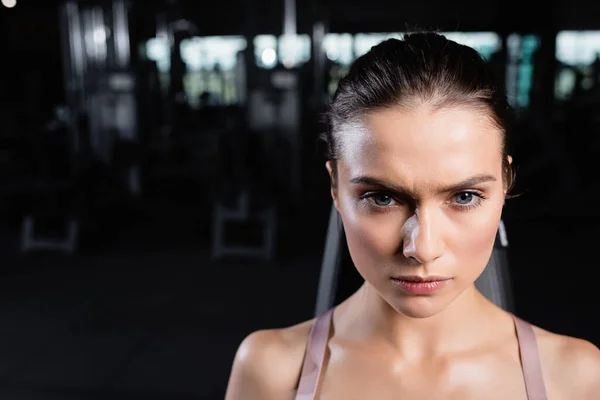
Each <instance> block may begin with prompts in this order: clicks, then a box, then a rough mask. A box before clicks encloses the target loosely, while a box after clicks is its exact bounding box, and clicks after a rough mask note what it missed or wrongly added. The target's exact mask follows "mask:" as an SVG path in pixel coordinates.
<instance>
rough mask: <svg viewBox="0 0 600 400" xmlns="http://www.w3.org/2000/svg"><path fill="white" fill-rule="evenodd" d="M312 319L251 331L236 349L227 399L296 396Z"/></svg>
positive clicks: (266, 399)
mask: <svg viewBox="0 0 600 400" xmlns="http://www.w3.org/2000/svg"><path fill="white" fill-rule="evenodd" d="M313 323H314V320H310V321H306V322H303V323H301V324H298V325H294V326H291V327H289V328H284V329H267V330H260V331H256V332H253V333H251V334H250V335H248V336H247V337H246V338H245V339H244V340H243V341H242V343H241V344H240V346H239V348H238V350H237V352H236V355H235V359H234V361H233V366H232V368H231V374H230V377H229V383H228V386H227V394H226V396H225V399H226V400H240V399H244V400H253V399H261V400H270V399H278V400H279V399H282V400H285V399H293V398H294V394H295V391H296V385H297V383H298V379H299V377H300V370H301V367H302V361H303V359H304V351H305V348H306V342H307V340H308V335H309V332H310V328H311V326H312V324H313Z"/></svg>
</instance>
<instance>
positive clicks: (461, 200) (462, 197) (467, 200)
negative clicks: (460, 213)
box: [454, 192, 476, 206]
mask: <svg viewBox="0 0 600 400" xmlns="http://www.w3.org/2000/svg"><path fill="white" fill-rule="evenodd" d="M475 196H476V195H475V193H471V192H462V193H459V194H457V195H456V196H454V200H455V201H456V203H457V204H460V205H462V206H464V205H469V204H471V203H472V202H473V200H475Z"/></svg>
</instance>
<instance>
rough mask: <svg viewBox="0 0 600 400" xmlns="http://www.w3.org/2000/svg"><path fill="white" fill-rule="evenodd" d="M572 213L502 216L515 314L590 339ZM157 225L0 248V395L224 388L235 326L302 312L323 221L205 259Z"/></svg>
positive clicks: (173, 393) (594, 224)
mask: <svg viewBox="0 0 600 400" xmlns="http://www.w3.org/2000/svg"><path fill="white" fill-rule="evenodd" d="M556 207H557V208H560V205H558V206H556ZM577 211H578V212H580V213H581V215H580V216H574V215H572V213H571V215H567V214H566V213H564V212H563V213H558V212H554V213H553V216H552V217H548V216H547V215H546V216H545V217H530V218H528V219H524V218H520V217H518V216H514V217H511V218H508V219H507V221H506V223H507V230H508V232H509V235H510V237H509V240H510V254H509V257H510V260H511V271H512V277H513V281H514V284H515V295H516V302H517V307H518V311H517V312H518V314H520V315H521V316H523V317H525V318H527V319H529V320H530V321H532V322H533V323H535V324H538V325H541V326H542V327H544V328H547V329H550V330H554V331H557V332H560V333H565V334H570V335H577V336H580V337H585V338H586V339H588V340H591V341H593V342H595V343H596V344H597V345H600V331H598V330H597V329H596V328H595V325H594V321H593V318H592V315H594V312H596V315H597V307H598V306H597V304H598V298H597V293H598V291H597V288H596V285H597V284H596V283H595V280H592V279H585V275H586V274H587V273H593V272H595V271H594V269H593V268H594V267H596V265H595V264H596V260H595V258H594V257H595V255H596V247H597V244H596V241H597V237H598V235H597V232H598V230H599V229H600V216H597V217H594V216H592V215H593V214H594V213H593V211H592V210H586V209H585V207H584V206H581V207H577ZM300 219H301V218H300V217H299V220H300ZM324 219H325V218H324ZM171 224H174V222H172V223H171ZM154 228H155V229H154V230H152V229H149V228H148V227H147V226H145V227H140V228H137V229H136V230H132V231H127V232H122V233H121V235H120V236H122V237H123V238H130V240H129V241H127V240H125V239H123V240H120V241H119V244H118V245H113V246H110V248H109V249H104V250H103V252H102V254H101V255H98V252H92V251H90V252H88V253H85V252H84V253H82V254H79V255H75V256H72V257H66V256H58V255H51V254H37V255H29V256H26V257H24V256H18V255H13V256H11V255H10V252H9V251H5V253H6V254H9V255H7V256H6V257H5V258H4V260H3V264H4V268H3V271H4V272H3V273H2V274H3V277H2V279H0V299H1V300H0V308H1V311H0V319H1V320H0V354H1V356H0V398H2V399H9V400H55V399H56V400H67V399H70V400H84V399H85V400H88V399H90V400H91V399H111V400H118V399H124V400H125V399H127V400H129V399H150V400H152V399H156V400H158V399H170V400H177V399H192V398H193V399H196V400H197V399H205V400H216V399H221V400H222V399H223V394H224V389H225V386H226V382H227V377H228V373H229V368H230V366H231V361H232V358H233V355H234V353H235V350H236V347H237V345H238V344H239V342H240V341H241V339H242V338H243V337H244V336H245V335H246V334H248V333H249V332H251V331H253V330H256V329H260V328H265V327H277V326H285V325H290V324H293V323H296V322H298V321H300V320H304V319H308V318H310V317H311V314H312V312H313V307H314V300H315V296H316V289H317V280H318V274H319V267H320V262H321V259H320V258H321V255H322V254H321V252H322V249H321V248H319V247H318V244H319V243H320V244H322V243H323V242H324V235H325V233H324V232H323V230H322V229H321V227H319V228H318V230H319V232H320V233H319V235H315V234H314V232H315V231H314V229H315V228H313V231H312V232H313V234H312V235H313V236H314V238H313V239H312V240H311V239H307V238H306V236H303V235H300V236H301V237H295V238H293V240H294V241H291V242H290V243H288V244H287V246H288V250H289V253H290V254H295V256H294V257H293V258H292V257H288V258H287V259H286V257H285V256H284V257H283V258H282V259H279V260H277V261H275V262H273V263H271V264H263V263H260V262H256V263H248V262H241V261H235V260H230V261H221V262H213V261H210V257H209V255H208V253H207V250H206V248H207V246H201V245H199V246H194V245H193V243H190V242H192V241H193V240H191V239H190V238H189V237H188V239H187V240H185V241H183V240H182V241H178V240H177V239H176V238H175V237H174V236H177V235H174V234H173V232H174V230H173V229H171V228H173V226H171V227H169V226H168V224H167V223H165V224H162V225H160V226H159V225H155V227H154ZM301 231H302V230H299V231H296V232H301ZM289 232H292V230H290V231H289ZM183 235H184V234H183V232H180V236H179V237H182V236H183ZM320 235H321V236H320ZM287 236H288V237H290V238H292V237H293V236H294V235H292V234H288V235H287ZM296 236H298V235H296ZM167 237H170V240H169V241H168V240H167V239H166V238H167ZM8 239H10V237H9V238H8ZM11 240H12V239H11ZM289 240H292V239H289ZM300 240H302V241H300ZM312 242H314V243H315V245H312V244H311V243H312ZM10 243H11V241H10V240H8V241H4V244H5V245H6V246H7V247H10V246H9V244H10ZM157 243H162V244H163V245H162V246H158V245H154V244H157ZM294 243H296V246H297V243H302V245H303V246H306V247H302V249H298V248H294ZM299 254H300V255H301V257H299V256H298V255H299ZM590 263H593V264H590ZM582 277H583V279H582Z"/></svg>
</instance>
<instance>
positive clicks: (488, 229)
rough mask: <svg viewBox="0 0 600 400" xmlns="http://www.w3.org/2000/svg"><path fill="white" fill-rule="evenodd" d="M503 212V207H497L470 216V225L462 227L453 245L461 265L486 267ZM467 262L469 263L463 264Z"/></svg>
mask: <svg viewBox="0 0 600 400" xmlns="http://www.w3.org/2000/svg"><path fill="white" fill-rule="evenodd" d="M501 211H502V206H501V205H495V207H494V209H493V210H487V212H481V213H472V214H471V215H470V216H469V221H468V224H465V225H463V226H462V229H461V232H459V233H458V234H457V235H455V237H454V240H453V241H452V245H451V247H452V249H453V252H454V253H455V256H456V257H457V258H458V259H459V263H460V264H463V265H476V266H478V267H479V266H480V267H481V269H483V268H484V267H485V265H486V263H487V261H488V259H489V257H490V254H491V252H492V249H493V246H494V242H495V239H496V233H497V231H498V223H499V222H500V215H501ZM465 260H468V262H464V263H463V262H462V261H465Z"/></svg>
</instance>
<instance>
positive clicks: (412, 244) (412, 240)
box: [402, 209, 443, 264]
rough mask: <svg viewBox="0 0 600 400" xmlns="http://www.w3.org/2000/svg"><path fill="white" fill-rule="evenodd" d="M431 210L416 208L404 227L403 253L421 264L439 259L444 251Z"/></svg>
mask: <svg viewBox="0 0 600 400" xmlns="http://www.w3.org/2000/svg"><path fill="white" fill-rule="evenodd" d="M437 231H438V229H436V224H435V221H434V218H433V216H432V215H431V213H430V212H427V211H423V210H419V209H417V210H415V213H414V214H413V215H412V216H411V217H410V218H409V219H407V220H406V222H405V223H404V226H403V227H402V233H403V235H402V253H403V254H404V256H405V257H406V258H408V259H411V260H413V261H415V262H418V263H419V264H427V263H431V262H433V261H435V260H436V259H438V258H439V257H440V256H441V255H442V252H443V244H442V240H441V237H440V236H439V234H438V232H437Z"/></svg>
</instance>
